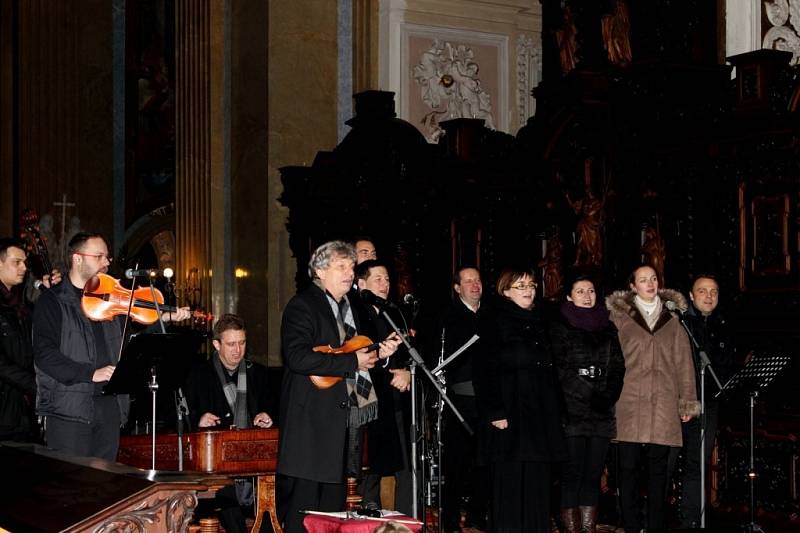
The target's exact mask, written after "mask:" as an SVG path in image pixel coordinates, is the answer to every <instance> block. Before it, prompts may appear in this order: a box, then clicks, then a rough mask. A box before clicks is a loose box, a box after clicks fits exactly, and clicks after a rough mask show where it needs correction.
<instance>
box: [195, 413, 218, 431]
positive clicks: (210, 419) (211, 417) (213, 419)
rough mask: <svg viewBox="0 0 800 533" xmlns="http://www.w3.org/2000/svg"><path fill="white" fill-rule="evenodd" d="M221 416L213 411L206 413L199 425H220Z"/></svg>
mask: <svg viewBox="0 0 800 533" xmlns="http://www.w3.org/2000/svg"><path fill="white" fill-rule="evenodd" d="M219 422H220V420H219V417H218V416H217V415H215V414H213V413H205V414H203V416H201V417H200V421H199V422H198V423H197V427H201V428H210V427H213V426H218V425H219Z"/></svg>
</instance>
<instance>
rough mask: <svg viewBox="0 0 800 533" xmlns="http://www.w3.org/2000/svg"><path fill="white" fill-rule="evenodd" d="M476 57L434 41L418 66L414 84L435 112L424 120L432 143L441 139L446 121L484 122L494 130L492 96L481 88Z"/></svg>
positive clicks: (466, 49) (462, 47)
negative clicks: (445, 119) (444, 120)
mask: <svg viewBox="0 0 800 533" xmlns="http://www.w3.org/2000/svg"><path fill="white" fill-rule="evenodd" d="M474 57H475V54H474V52H473V51H472V49H471V48H470V47H468V46H466V45H464V44H459V45H457V46H456V45H453V44H451V43H449V42H442V41H440V40H438V39H436V40H434V42H433V44H432V45H431V47H430V48H429V49H428V50H426V51H425V52H423V53H422V55H421V56H420V59H419V63H418V64H417V65H415V66H414V69H413V75H414V80H416V82H417V84H418V85H419V86H420V96H421V97H422V100H423V102H425V104H427V105H428V107H430V108H431V111H430V112H429V113H427V114H426V115H425V116H424V117H423V118H422V121H421V123H422V125H423V127H424V129H425V130H427V132H428V140H429V141H433V142H435V141H436V140H438V138H439V136H441V134H442V131H441V128H440V127H439V120H440V118H441V117H442V116H444V117H446V118H480V119H483V120H484V121H485V123H486V126H487V127H489V128H492V129H494V118H493V116H492V105H491V98H490V96H489V94H488V93H487V92H486V91H484V90H483V88H482V87H481V82H480V79H479V77H478V72H479V70H480V69H479V67H478V63H476V62H475V61H474Z"/></svg>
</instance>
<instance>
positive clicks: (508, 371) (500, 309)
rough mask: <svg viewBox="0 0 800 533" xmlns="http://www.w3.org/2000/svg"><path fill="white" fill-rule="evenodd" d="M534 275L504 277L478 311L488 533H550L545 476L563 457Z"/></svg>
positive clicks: (479, 391) (477, 375) (508, 272)
mask: <svg viewBox="0 0 800 533" xmlns="http://www.w3.org/2000/svg"><path fill="white" fill-rule="evenodd" d="M535 292H536V283H535V282H534V274H533V272H532V271H531V270H511V269H507V270H505V271H504V272H503V273H502V274H501V275H500V278H499V279H498V281H497V294H498V295H499V297H498V298H497V300H496V301H494V302H493V303H492V304H490V305H488V306H485V307H482V308H481V310H480V311H479V319H478V320H479V321H478V334H479V335H480V340H479V341H478V350H479V352H478V353H479V356H478V357H477V359H476V361H475V376H474V380H473V382H474V384H475V393H476V399H477V402H478V409H479V413H480V415H481V419H482V423H483V424H485V427H487V428H488V434H487V443H486V448H487V452H488V456H489V472H490V490H491V496H490V511H489V528H488V531H490V532H495V533H514V532H518V533H523V532H525V533H549V532H550V520H549V511H550V503H549V502H550V471H551V465H552V464H553V463H554V462H559V461H563V460H565V459H566V458H567V455H566V446H565V442H564V435H563V431H562V429H561V417H560V415H559V399H558V394H559V393H558V379H557V377H556V372H555V368H554V366H553V359H552V356H551V353H550V345H549V342H548V336H547V332H546V330H545V327H544V324H543V322H542V319H541V316H540V313H539V311H538V309H535V308H534V307H533V299H534V295H535Z"/></svg>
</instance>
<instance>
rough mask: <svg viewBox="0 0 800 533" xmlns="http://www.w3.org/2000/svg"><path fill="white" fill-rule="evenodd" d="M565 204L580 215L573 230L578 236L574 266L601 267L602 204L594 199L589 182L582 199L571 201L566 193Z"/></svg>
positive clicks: (603, 217) (603, 215)
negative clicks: (567, 203)
mask: <svg viewBox="0 0 800 533" xmlns="http://www.w3.org/2000/svg"><path fill="white" fill-rule="evenodd" d="M567 202H569V205H570V206H571V207H572V209H573V210H574V211H575V214H576V215H580V217H581V218H580V220H578V225H577V226H576V228H575V231H576V233H577V234H578V240H577V246H576V251H575V265H577V266H581V267H587V266H601V265H602V263H603V238H602V233H601V232H602V229H603V222H604V221H605V211H604V209H603V208H604V202H602V201H600V200H598V199H597V198H595V196H594V193H593V192H592V187H591V182H587V184H586V188H585V190H584V195H583V198H581V199H580V200H576V201H573V200H572V199H571V198H570V196H569V193H567Z"/></svg>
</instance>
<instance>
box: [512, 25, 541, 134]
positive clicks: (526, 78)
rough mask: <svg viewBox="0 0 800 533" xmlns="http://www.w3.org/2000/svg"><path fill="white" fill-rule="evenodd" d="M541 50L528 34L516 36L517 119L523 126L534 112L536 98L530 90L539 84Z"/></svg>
mask: <svg viewBox="0 0 800 533" xmlns="http://www.w3.org/2000/svg"><path fill="white" fill-rule="evenodd" d="M541 72H542V51H541V49H540V48H539V47H538V46H537V45H536V43H534V41H533V38H532V37H530V36H529V35H522V34H521V35H520V36H519V37H518V38H517V119H518V121H519V125H520V127H521V126H524V125H525V122H526V121H527V120H528V118H530V117H532V116H533V115H534V113H536V99H535V98H534V97H533V95H532V93H531V91H533V89H534V88H535V87H536V86H537V85H539V81H540V79H541Z"/></svg>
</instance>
